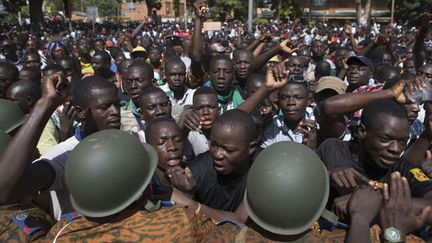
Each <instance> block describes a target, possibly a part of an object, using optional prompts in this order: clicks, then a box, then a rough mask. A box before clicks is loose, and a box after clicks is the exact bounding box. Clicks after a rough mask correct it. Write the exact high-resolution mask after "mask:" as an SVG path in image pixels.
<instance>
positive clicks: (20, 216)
mask: <svg viewBox="0 0 432 243" xmlns="http://www.w3.org/2000/svg"><path fill="white" fill-rule="evenodd" d="M53 224H54V220H53V219H52V218H51V217H50V216H49V215H48V214H46V213H45V212H43V211H42V210H40V209H39V208H28V209H24V210H22V209H21V208H20V207H19V205H18V204H12V205H6V206H2V207H0V242H12V243H13V242H34V241H38V240H42V239H44V237H45V235H46V234H47V232H48V231H49V229H50V228H51V226H52V225H53Z"/></svg>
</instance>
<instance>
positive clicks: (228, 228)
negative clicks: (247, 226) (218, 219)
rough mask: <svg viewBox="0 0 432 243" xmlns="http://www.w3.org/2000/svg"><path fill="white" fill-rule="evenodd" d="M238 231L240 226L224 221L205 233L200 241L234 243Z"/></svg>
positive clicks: (204, 242) (203, 242) (205, 242)
mask: <svg viewBox="0 0 432 243" xmlns="http://www.w3.org/2000/svg"><path fill="white" fill-rule="evenodd" d="M239 232H240V227H238V226H237V225H235V224H232V223H225V224H223V225H220V226H216V227H214V228H213V229H212V230H211V231H209V232H208V233H207V235H205V237H204V238H203V239H202V240H201V243H207V242H212V243H218V242H219V243H228V242H230V243H234V242H235V239H236V237H237V235H238V234H239Z"/></svg>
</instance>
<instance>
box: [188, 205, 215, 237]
mask: <svg viewBox="0 0 432 243" xmlns="http://www.w3.org/2000/svg"><path fill="white" fill-rule="evenodd" d="M186 214H187V216H188V218H189V221H190V224H191V226H192V230H193V234H194V236H195V239H196V240H195V241H196V242H199V241H200V240H201V239H202V238H204V236H205V235H207V233H208V232H209V231H210V230H212V229H213V228H214V227H215V226H216V223H215V221H213V220H212V219H211V218H209V217H207V216H206V215H205V214H196V213H190V212H189V211H187V210H186Z"/></svg>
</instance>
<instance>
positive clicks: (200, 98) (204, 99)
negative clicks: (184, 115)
mask: <svg viewBox="0 0 432 243" xmlns="http://www.w3.org/2000/svg"><path fill="white" fill-rule="evenodd" d="M193 109H194V111H195V112H197V113H198V115H199V116H200V118H201V119H202V125H201V126H202V128H203V129H211V128H212V127H213V123H214V122H215V121H216V119H217V118H218V117H219V114H220V107H219V102H218V100H217V98H216V95H214V94H202V95H197V96H195V97H194V99H193Z"/></svg>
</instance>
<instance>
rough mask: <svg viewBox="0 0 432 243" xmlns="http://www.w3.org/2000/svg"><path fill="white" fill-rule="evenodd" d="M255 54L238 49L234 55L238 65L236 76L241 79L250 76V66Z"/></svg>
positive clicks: (235, 62) (236, 65)
mask: <svg viewBox="0 0 432 243" xmlns="http://www.w3.org/2000/svg"><path fill="white" fill-rule="evenodd" d="M252 58H253V55H252V54H251V53H250V52H247V51H238V52H235V55H234V60H233V61H234V64H235V67H236V76H237V77H238V78H240V79H246V78H247V77H248V76H249V73H250V71H249V66H250V63H251V61H252Z"/></svg>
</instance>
